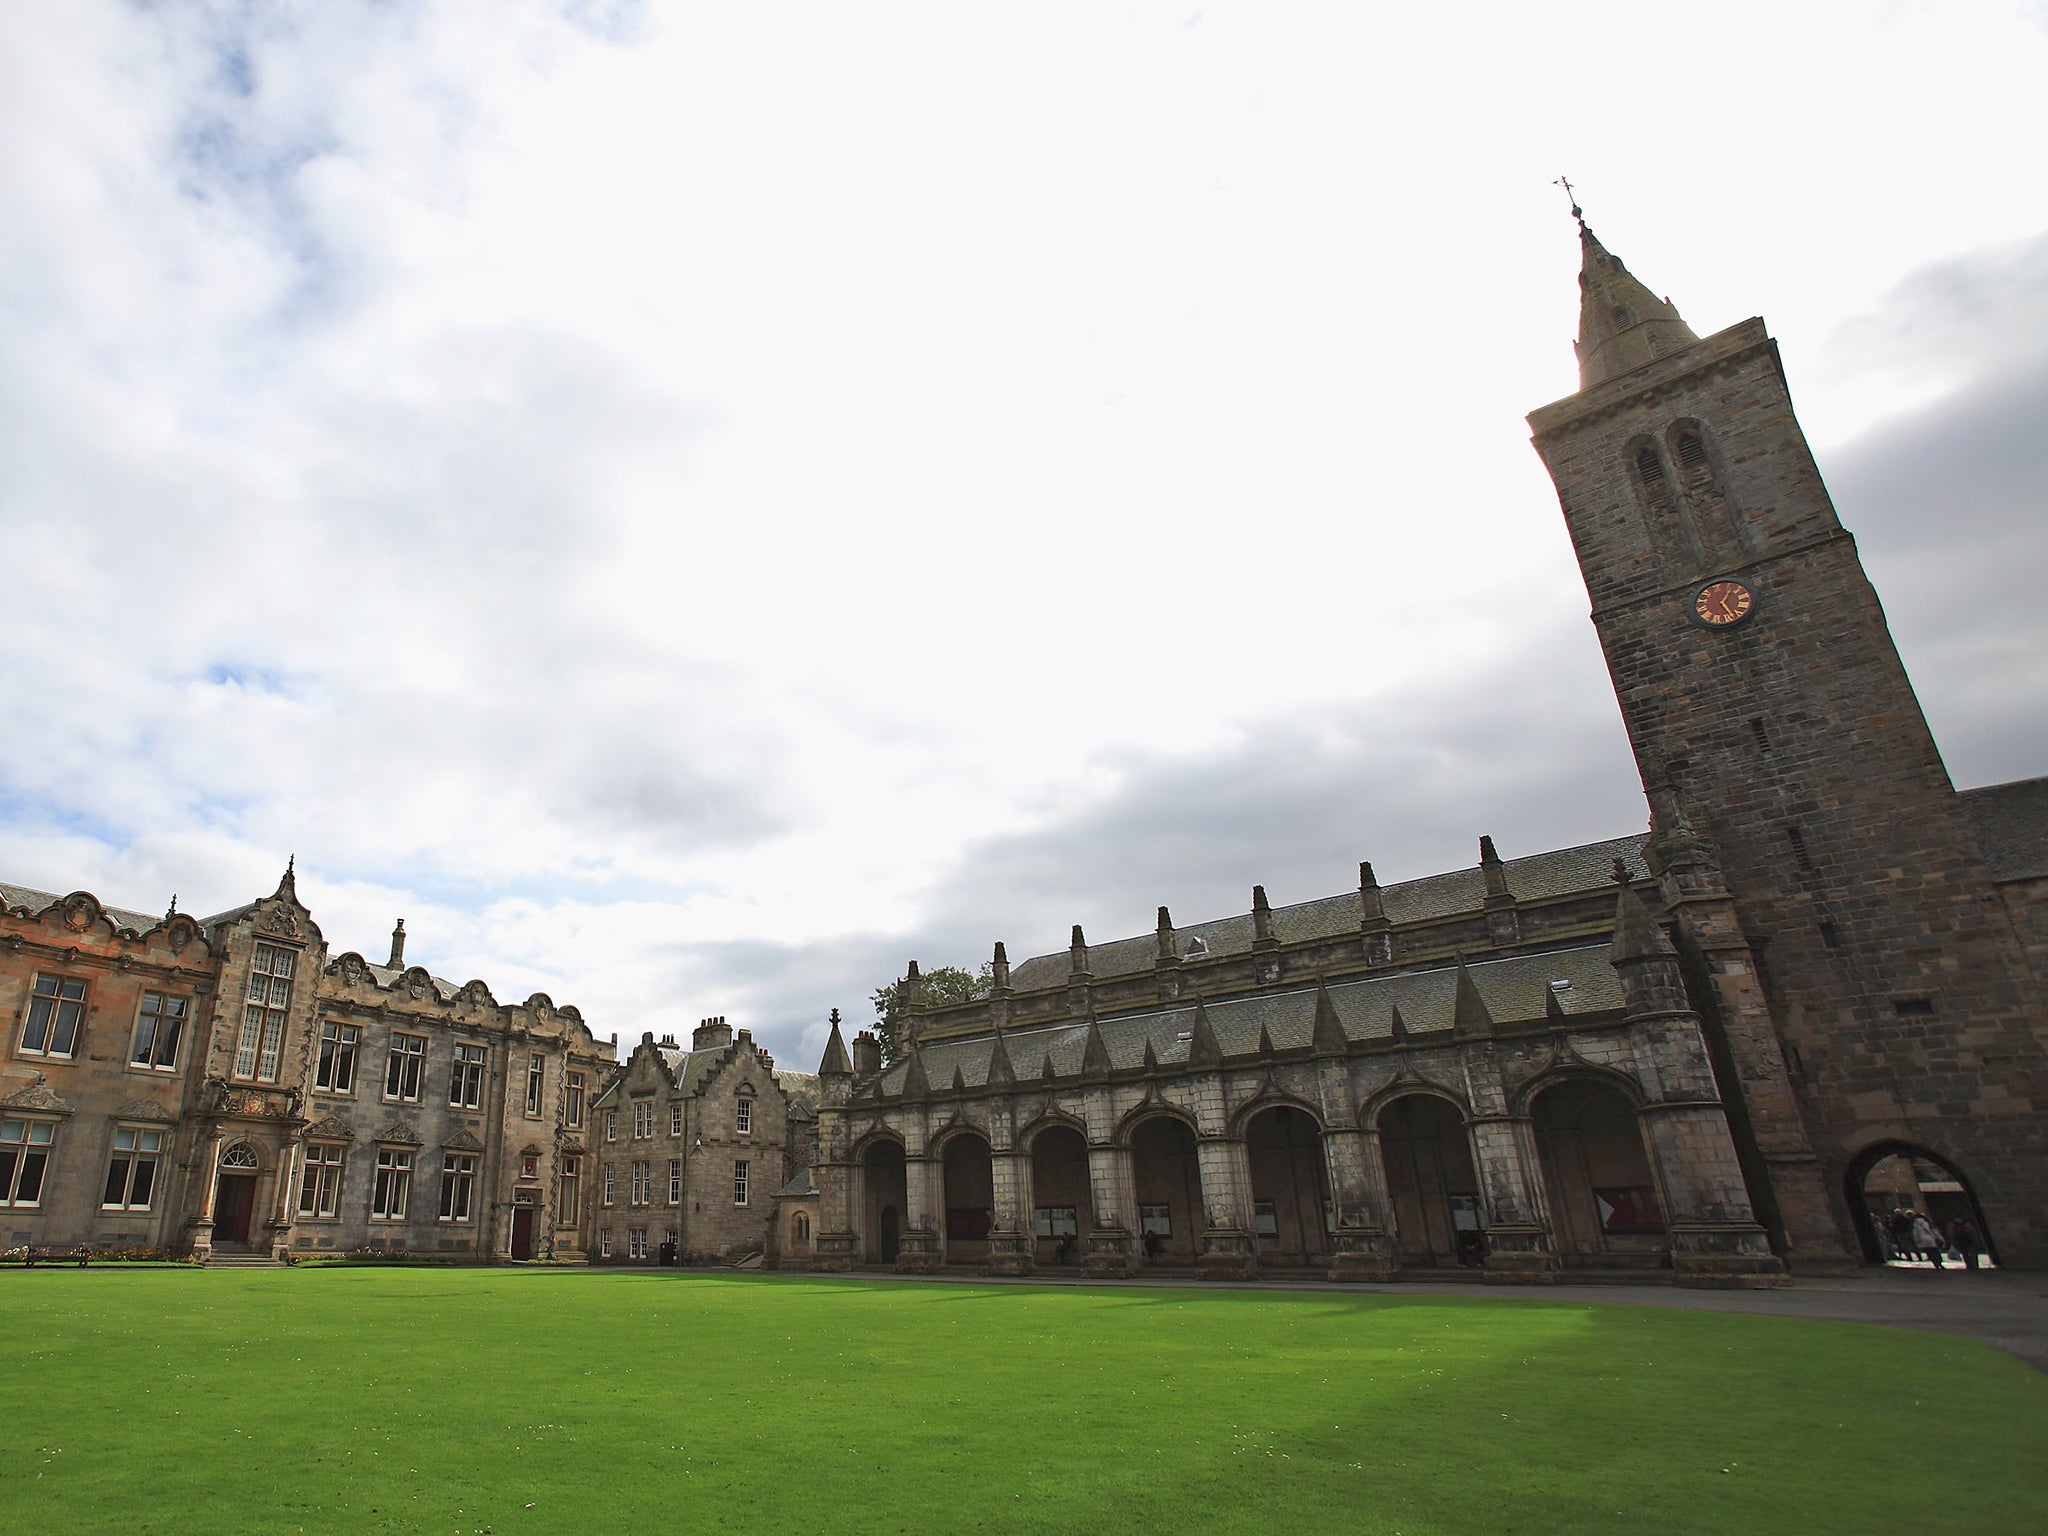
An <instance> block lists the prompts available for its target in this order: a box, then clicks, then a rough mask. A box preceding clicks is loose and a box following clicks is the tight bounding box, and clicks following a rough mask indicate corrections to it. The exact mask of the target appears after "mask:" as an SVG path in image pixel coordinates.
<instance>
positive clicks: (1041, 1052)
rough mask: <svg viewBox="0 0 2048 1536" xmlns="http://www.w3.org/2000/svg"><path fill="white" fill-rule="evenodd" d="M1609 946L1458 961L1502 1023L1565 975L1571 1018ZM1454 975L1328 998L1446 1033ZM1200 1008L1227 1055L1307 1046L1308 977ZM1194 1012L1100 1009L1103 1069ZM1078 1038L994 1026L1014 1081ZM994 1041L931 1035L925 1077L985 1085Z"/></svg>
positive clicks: (1387, 1031)
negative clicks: (1265, 1044)
mask: <svg viewBox="0 0 2048 1536" xmlns="http://www.w3.org/2000/svg"><path fill="white" fill-rule="evenodd" d="M1609 857H1610V859H1611V858H1612V855H1610V856H1609ZM1608 949H1609V946H1608V944H1607V943H1605V942H1602V943H1599V944H1588V945H1582V946H1580V947H1578V948H1575V949H1565V950H1550V951H1547V952H1545V953H1543V954H1539V955H1514V956H1509V957H1507V958H1504V959H1499V960H1479V961H1468V962H1467V965H1466V968H1467V970H1468V971H1469V972H1470V974H1471V977H1472V982H1473V985H1474V986H1476V987H1477V988H1478V989H1479V996H1480V998H1481V1000H1482V1001H1483V1002H1484V1003H1485V1004H1486V1009H1487V1012H1488V1013H1490V1014H1491V1015H1492V1016H1493V1017H1494V1018H1495V1019H1496V1020H1498V1021H1501V1022H1503V1023H1505V1022H1509V1021H1513V1020H1527V1019H1540V1018H1542V1017H1544V1014H1545V1008H1546V1004H1545V1002H1544V998H1545V995H1546V994H1549V993H1551V986H1550V984H1551V982H1553V981H1569V982H1571V984H1572V985H1571V986H1570V987H1568V988H1567V989H1565V990H1564V991H1562V992H1557V993H1555V994H1553V995H1555V997H1556V999H1557V1003H1558V1007H1559V1010H1560V1011H1561V1012H1562V1013H1563V1015H1564V1017H1565V1018H1567V1019H1570V1018H1573V1017H1575V1016H1579V1015H1584V1014H1597V1013H1607V1012H1612V1011H1616V1010H1619V1009H1620V1008H1621V1007H1622V1005H1623V1001H1624V999H1623V996H1622V989H1621V978H1620V977H1619V976H1617V975H1616V974H1615V971H1614V967H1613V966H1612V965H1610V964H1609V963H1608V960H1607V955H1608ZM1457 985H1458V970H1457V967H1456V966H1455V965H1447V966H1439V967H1437V968H1435V969H1433V970H1427V971H1398V972H1392V973H1389V974H1387V975H1384V976H1367V977H1360V978H1357V979H1354V980H1347V981H1340V982H1333V983H1331V985H1330V989H1329V991H1330V1003H1331V1005H1332V1006H1333V1007H1334V1008H1335V1009H1336V1011H1337V1020H1338V1022H1339V1023H1340V1024H1342V1025H1343V1027H1344V1034H1345V1037H1346V1038H1347V1039H1351V1040H1386V1039H1390V1038H1391V1037H1392V1035H1393V1010H1394V1009H1395V1008H1397V1007H1398V1008H1399V1009H1400V1010H1401V1021H1402V1023H1403V1025H1404V1026H1406V1028H1407V1030H1408V1032H1409V1033H1410V1034H1413V1035H1421V1034H1428V1033H1432V1032H1443V1033H1444V1034H1445V1035H1446V1037H1448V1032H1449V1030H1450V1028H1451V1019H1452V1008H1453V1004H1454V1001H1455V998H1456V994H1457ZM1204 1012H1205V1013H1206V1014H1207V1016H1208V1020H1209V1028H1210V1029H1211V1030H1212V1031H1214V1032H1215V1035H1216V1044H1217V1046H1218V1048H1219V1049H1220V1050H1221V1051H1222V1052H1223V1055H1224V1056H1225V1058H1230V1057H1245V1056H1250V1055H1252V1054H1254V1053H1255V1052H1256V1051H1257V1050H1258V1045H1259V1031H1260V1030H1261V1029H1264V1030H1265V1032H1266V1034H1267V1037H1268V1038H1269V1039H1271V1041H1272V1042H1273V1048H1274V1049H1275V1050H1276V1051H1283V1052H1284V1051H1290V1050H1299V1049H1303V1048H1306V1047H1307V1046H1308V1044H1309V1042H1310V1038H1311V1036H1312V1035H1313V1034H1314V1031H1315V1017H1316V987H1315V984H1314V983H1312V982H1311V983H1307V984H1304V985H1300V986H1293V987H1287V988H1284V989H1275V990H1272V991H1267V992H1259V993H1255V994H1252V995H1250V996H1245V997H1232V998H1225V999H1221V1000H1219V1001H1216V1002H1211V1003H1206V1004H1205V1005H1204ZM1194 1020H1195V1000H1194V999H1193V998H1191V997H1190V998H1184V999H1182V1000H1181V1001H1179V1002H1175V1003H1170V1004H1162V1005H1161V1006H1160V1007H1158V1008H1157V1009H1154V1010H1151V1011H1148V1012H1144V1013H1134V1014H1123V1015H1120V1016H1119V1017H1116V1018H1112V1019H1102V1020H1099V1021H1098V1027H1099V1028H1100V1029H1101V1030H1102V1043H1103V1045H1104V1046H1105V1047H1107V1049H1108V1051H1109V1064H1110V1066H1111V1068H1112V1069H1114V1070H1125V1069H1129V1068H1135V1067H1141V1066H1143V1065H1144V1061H1145V1043H1146V1042H1147V1041H1148V1040H1149V1041H1150V1042H1151V1044H1152V1051H1153V1054H1154V1056H1155V1057H1156V1058H1157V1060H1158V1062H1159V1064H1160V1065H1161V1066H1163V1067H1171V1066H1174V1065H1176V1064H1181V1063H1185V1062H1186V1061H1187V1059H1188V1041H1187V1040H1186V1039H1184V1038H1182V1037H1183V1036H1185V1035H1187V1034H1188V1033H1190V1032H1191V1031H1192V1030H1193V1028H1194ZM1087 1041H1088V1024H1087V1021H1086V1020H1077V1021H1075V1020H1070V1021H1068V1022H1065V1023H1061V1024H1054V1025H1038V1026H1034V1027H1031V1028H1027V1029H1016V1030H1006V1031H1004V1033H1003V1048H1004V1050H1005V1051H1007V1052H1008V1054H1009V1057H1010V1068H1011V1070H1012V1071H1013V1072H1014V1073H1015V1074H1016V1076H1017V1080H1018V1082H1020V1083H1024V1082H1028V1081H1029V1080H1030V1079H1032V1078H1035V1077H1038V1076H1039V1075H1040V1074H1041V1073H1042V1072H1043V1071H1044V1069H1045V1060H1046V1057H1047V1056H1051V1058H1052V1063H1053V1071H1054V1073H1055V1074H1056V1075H1058V1076H1060V1077H1075V1076H1078V1075H1079V1074H1080V1071H1081V1054H1082V1052H1083V1050H1084V1049H1085V1048H1086V1046H1087ZM994 1044H995V1041H994V1036H993V1035H975V1036H972V1037H969V1038H966V1039H959V1040H939V1041H934V1042H932V1043H931V1044H929V1045H927V1046H925V1047H924V1048H923V1051H922V1055H923V1057H924V1071H925V1077H926V1079H927V1081H929V1082H930V1083H931V1085H932V1087H933V1088H934V1089H936V1090H939V1091H944V1090H945V1088H946V1087H948V1086H949V1085H950V1084H951V1083H952V1081H953V1069H954V1068H955V1067H958V1068H959V1069H960V1075H961V1079H962V1081H963V1082H964V1083H965V1084H966V1086H968V1087H969V1088H979V1087H981V1086H983V1085H984V1084H986V1083H987V1081H988V1061H989V1054H990V1052H991V1050H992V1049H993V1048H994ZM906 1070H907V1063H906V1062H903V1061H897V1062H893V1063H891V1064H890V1065H889V1067H888V1068H887V1069H886V1070H884V1072H883V1073H882V1078H881V1083H882V1091H883V1092H885V1093H895V1092H898V1091H899V1090H900V1089H901V1088H902V1086H903V1075H904V1073H905V1071H906Z"/></svg>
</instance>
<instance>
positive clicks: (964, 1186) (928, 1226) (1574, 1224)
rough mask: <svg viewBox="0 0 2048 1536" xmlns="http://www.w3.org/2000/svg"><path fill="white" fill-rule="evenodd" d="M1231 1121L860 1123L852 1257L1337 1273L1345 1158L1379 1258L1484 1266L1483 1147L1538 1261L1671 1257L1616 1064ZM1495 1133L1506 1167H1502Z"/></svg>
mask: <svg viewBox="0 0 2048 1536" xmlns="http://www.w3.org/2000/svg"><path fill="white" fill-rule="evenodd" d="M1501 1120H1502V1117H1496V1121H1497V1122H1500V1121H1501ZM1234 1129H1235V1134H1224V1135H1218V1136H1203V1135H1201V1134H1199V1133H1198V1132H1197V1130H1196V1128H1195V1125H1194V1124H1193V1123H1192V1121H1191V1119H1190V1117H1188V1116H1187V1115H1185V1114H1183V1113H1180V1112H1178V1111H1176V1110H1174V1109H1171V1108H1167V1107H1155V1108H1153V1109H1151V1110H1149V1111H1141V1112H1140V1113H1139V1114H1137V1115H1136V1116H1135V1117H1134V1118H1132V1119H1130V1120H1129V1121H1128V1122H1127V1123H1126V1124H1125V1125H1124V1126H1123V1128H1122V1129H1121V1131H1120V1132H1119V1133H1118V1134H1117V1135H1116V1137H1115V1138H1114V1139H1113V1140H1110V1141H1108V1142H1107V1144H1103V1143H1096V1144H1093V1145H1091V1143H1090V1142H1089V1140H1088V1138H1087V1136H1086V1135H1085V1134H1084V1132H1083V1130H1082V1128H1081V1126H1080V1124H1079V1123H1078V1122H1077V1121H1075V1120H1072V1119H1069V1118H1066V1117H1047V1118H1045V1119H1043V1120H1041V1121H1040V1122H1039V1123H1038V1124H1036V1125H1035V1126H1032V1127H1028V1128H1026V1129H1025V1131H1024V1132H1023V1133H1022V1134H1021V1136H1019V1137H1018V1138H1017V1139H1016V1143H1015V1149H1014V1150H1003V1149H998V1148H997V1147H996V1146H994V1145H992V1143H991V1141H990V1139H989V1137H988V1136H987V1135H985V1134H983V1133H982V1132H981V1131H980V1130H978V1129H972V1128H967V1127H965V1126H960V1125H956V1126H954V1127H951V1128H949V1129H948V1130H947V1131H946V1132H944V1133H943V1134H942V1135H941V1136H940V1137H938V1138H937V1139H936V1140H935V1141H933V1142H932V1143H931V1144H930V1145H929V1146H928V1148H927V1149H926V1150H925V1151H924V1152H923V1153H922V1154H919V1153H917V1152H915V1151H913V1152H911V1153H910V1154H909V1155H908V1156H906V1149H905V1144H904V1142H903V1141H901V1140H898V1139H897V1138H896V1136H895V1135H893V1134H890V1133H887V1132H883V1133H879V1134H874V1135H871V1136H870V1137H869V1138H868V1139H867V1140H866V1141H865V1142H864V1144H863V1145H862V1147H861V1149H860V1151H859V1154H858V1156H857V1158H856V1160H855V1167H856V1170H857V1174H858V1178H857V1191H858V1193H857V1198H856V1200H855V1202H854V1208H855V1210H856V1212H857V1213H858V1214H857V1216H856V1220H857V1221H858V1223H859V1228H858V1233H857V1239H858V1248H857V1251H858V1254H859V1262H863V1263H867V1264H879V1265H895V1266H897V1267H899V1268H932V1267H936V1266H938V1265H941V1264H950V1265H963V1266H978V1267H985V1268H988V1269H991V1270H992V1271H995V1272H1001V1273H1023V1272H1028V1271H1029V1270H1031V1269H1034V1268H1041V1267H1043V1268H1055V1269H1056V1268H1059V1267H1061V1266H1086V1267H1089V1268H1091V1269H1093V1268H1094V1265H1093V1264H1092V1263H1091V1256H1095V1255H1099V1254H1100V1253H1102V1252H1103V1251H1105V1250H1106V1249H1108V1248H1110V1247H1111V1246H1112V1245H1114V1247H1115V1251H1117V1252H1119V1253H1123V1254H1127V1255H1128V1257H1129V1259H1130V1260H1131V1261H1132V1264H1131V1266H1130V1267H1138V1266H1142V1265H1151V1266H1166V1267H1169V1268H1172V1267H1178V1268H1200V1269H1201V1270H1203V1271H1204V1272H1205V1273H1211V1274H1216V1275H1219V1276H1229V1275H1242V1274H1249V1273H1253V1272H1256V1271H1257V1270H1258V1269H1260V1268H1265V1269H1271V1270H1280V1271H1287V1270H1300V1269H1307V1268H1315V1269H1328V1270H1331V1271H1332V1272H1333V1273H1341V1272H1342V1270H1343V1266H1342V1265H1341V1264H1335V1265H1333V1261H1334V1260H1336V1259H1337V1258H1338V1257H1339V1255H1340V1253H1341V1252H1342V1238H1343V1237H1344V1235H1345V1229H1346V1227H1347V1225H1351V1226H1355V1225H1357V1223H1358V1218H1357V1217H1356V1215H1355V1214H1354V1215H1349V1216H1347V1214H1346V1213H1345V1212H1344V1211H1342V1210H1340V1208H1339V1206H1338V1205H1337V1203H1336V1202H1335V1201H1334V1200H1333V1198H1332V1190H1333V1187H1337V1186H1340V1185H1341V1183H1342V1182H1343V1180H1342V1178H1341V1176H1340V1175H1339V1170H1340V1169H1341V1168H1343V1167H1344V1166H1346V1162H1345V1160H1346V1159H1353V1160H1355V1165H1356V1166H1360V1167H1362V1168H1363V1170H1364V1174H1365V1177H1364V1184H1365V1187H1366V1189H1367V1191H1368V1204H1371V1205H1376V1206H1377V1207H1378V1208H1379V1209H1380V1210H1383V1211H1384V1213H1385V1214H1384V1216H1383V1217H1381V1218H1380V1220H1379V1221H1378V1222H1377V1223H1376V1225H1377V1226H1378V1227H1379V1228H1380V1229H1381V1230H1382V1231H1383V1232H1384V1233H1385V1236H1386V1239H1387V1242H1388V1245H1389V1247H1390V1249H1391V1253H1392V1267H1393V1268H1397V1269H1400V1270H1406V1271H1416V1272H1426V1271H1429V1270H1456V1269H1480V1268H1485V1267H1487V1266H1488V1260H1489V1255H1490V1253H1492V1252H1493V1251H1494V1245H1493V1242H1492V1239H1491V1235H1490V1228H1491V1227H1492V1226H1494V1225H1495V1224H1496V1223H1498V1222H1500V1221H1501V1211H1502V1209H1503V1207H1502V1202H1501V1201H1500V1200H1499V1198H1498V1196H1497V1195H1496V1198H1495V1200H1494V1202H1493V1206H1492V1208H1491V1209H1492V1211H1493V1215H1492V1216H1491V1217H1490V1216H1489V1202H1488V1197H1487V1194H1486V1190H1487V1188H1488V1187H1489V1185H1488V1180H1487V1173H1488V1167H1489V1159H1491V1165H1492V1168H1493V1184H1494V1185H1495V1186H1497V1187H1505V1188H1509V1189H1513V1188H1516V1187H1520V1188H1522V1189H1524V1190H1525V1191H1526V1196H1525V1205H1524V1207H1523V1209H1522V1210H1521V1211H1514V1210H1513V1207H1512V1206H1510V1207H1508V1210H1509V1212H1510V1214H1509V1216H1508V1218H1507V1219H1508V1220H1509V1221H1515V1220H1517V1219H1519V1222H1520V1226H1521V1227H1534V1228H1536V1229H1538V1230H1540V1232H1541V1234H1542V1245H1543V1250H1544V1251H1545V1252H1546V1253H1547V1254H1549V1255H1551V1256H1554V1259H1555V1265H1554V1266H1553V1268H1560V1267H1561V1268H1563V1269H1566V1270H1570V1269H1582V1268H1610V1269H1617V1268H1618V1269H1627V1268H1640V1269H1656V1268H1667V1267H1669V1265H1670V1262H1671V1258H1670V1250H1671V1228H1670V1224H1669V1221H1668V1218H1667V1216H1666V1209H1667V1206H1666V1200H1665V1197H1664V1195H1663V1193H1662V1180H1661V1178H1660V1175H1659V1172H1658V1166H1657V1151H1656V1145H1655V1142H1654V1140H1653V1139H1652V1138H1650V1137H1649V1136H1647V1135H1646V1131H1645V1121H1644V1119H1643V1116H1642V1113H1641V1111H1640V1110H1639V1108H1638V1106H1637V1104H1636V1103H1635V1101H1634V1100H1633V1099H1632V1098H1631V1097H1630V1095H1629V1094H1628V1093H1627V1092H1626V1091H1624V1089H1623V1088H1622V1087H1620V1086H1618V1085H1617V1084H1616V1083H1615V1082H1613V1081H1609V1080H1606V1079H1602V1078H1598V1077H1594V1076H1591V1075H1563V1076H1559V1077H1557V1078H1555V1079H1553V1080H1551V1081H1550V1082H1548V1083H1547V1084H1545V1085H1544V1086H1543V1087H1541V1088H1540V1089H1539V1090H1537V1091H1536V1092H1534V1094H1533V1095H1532V1096H1531V1097H1530V1098H1529V1099H1528V1101H1527V1103H1526V1105H1525V1107H1524V1108H1523V1110H1522V1112H1521V1113H1520V1114H1519V1115H1517V1116H1511V1117H1506V1118H1505V1121H1504V1123H1493V1124H1488V1123H1484V1122H1482V1123H1480V1124H1475V1122H1474V1120H1473V1119H1472V1117H1471V1116H1470V1115H1469V1114H1468V1112H1467V1111H1466V1109H1465V1108H1464V1106H1463V1105H1461V1104H1460V1103H1459V1102H1458V1101H1456V1100H1455V1099H1453V1098H1452V1097H1451V1096H1450V1095H1449V1094H1447V1093H1444V1092H1440V1091H1436V1090H1415V1091H1409V1092H1405V1093H1402V1094H1399V1095H1397V1096H1396V1097H1393V1098H1391V1099H1389V1100H1387V1101H1385V1102H1384V1103H1381V1104H1379V1105H1377V1106H1376V1107H1375V1108H1373V1109H1372V1110H1371V1111H1370V1113H1369V1116H1368V1118H1366V1119H1364V1120H1362V1121H1361V1123H1360V1125H1359V1126H1358V1127H1356V1128H1343V1129H1339V1130H1336V1131H1334V1132H1333V1131H1331V1130H1329V1129H1327V1128H1326V1127H1325V1126H1324V1124H1323V1123H1322V1121H1321V1119H1320V1118H1319V1117H1318V1116H1317V1115H1316V1114H1315V1113H1314V1112H1313V1111H1311V1110H1310V1109H1308V1108H1306V1107H1303V1106H1301V1105H1299V1104H1295V1103H1269V1104H1266V1105H1264V1106H1263V1107H1260V1108H1257V1109H1256V1110H1255V1111H1253V1112H1251V1113H1249V1114H1246V1115H1244V1116H1243V1117H1242V1118H1241V1119H1240V1120H1239V1121H1238V1123H1237V1124H1236V1126H1235V1128H1234ZM1489 1135H1491V1139H1490V1140H1489ZM1503 1149H1505V1154H1506V1160H1512V1159H1515V1158H1517V1157H1518V1158H1519V1160H1520V1166H1519V1167H1516V1166H1509V1167H1507V1168H1503V1167H1502V1164H1503V1161H1504V1157H1503ZM1518 1181H1519V1185H1518Z"/></svg>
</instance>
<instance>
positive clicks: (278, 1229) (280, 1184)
mask: <svg viewBox="0 0 2048 1536" xmlns="http://www.w3.org/2000/svg"><path fill="white" fill-rule="evenodd" d="M301 1134H302V1133H301V1130H300V1129H299V1128H296V1127H295V1128H293V1129H292V1130H290V1131H287V1132H286V1133H285V1138H284V1141H283V1142H282V1143H281V1144H280V1145H279V1146H278V1149H277V1199H276V1200H274V1201H273V1202H272V1203H271V1210H272V1215H271V1220H270V1256H271V1257H272V1258H274V1259H277V1260H278V1261H279V1262H282V1261H283V1260H284V1258H285V1256H286V1255H287V1254H289V1253H290V1252H291V1236H292V1206H293V1200H294V1196H295V1194H296V1192H297V1189H298V1182H299V1180H298V1158H299V1152H300V1148H301V1143H300V1140H299V1138H300V1135H301Z"/></svg>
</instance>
